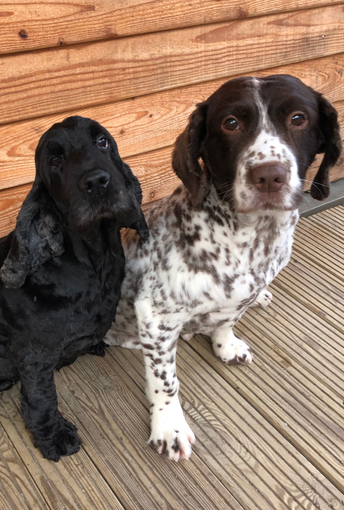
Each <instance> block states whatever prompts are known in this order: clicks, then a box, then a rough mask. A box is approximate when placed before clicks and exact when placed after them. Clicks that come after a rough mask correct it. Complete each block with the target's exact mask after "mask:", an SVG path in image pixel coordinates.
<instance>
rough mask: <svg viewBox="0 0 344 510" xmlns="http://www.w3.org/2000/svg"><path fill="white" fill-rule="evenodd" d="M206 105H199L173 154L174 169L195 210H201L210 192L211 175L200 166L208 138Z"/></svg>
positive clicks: (176, 144)
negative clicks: (204, 141) (203, 146)
mask: <svg viewBox="0 0 344 510" xmlns="http://www.w3.org/2000/svg"><path fill="white" fill-rule="evenodd" d="M206 110H207V106H206V104H205V103H200V104H198V105H197V108H196V110H195V111H194V112H193V113H192V114H191V116H190V118H189V124H188V126H187V128H186V129H185V130H184V131H183V133H182V134H181V135H179V136H178V138H177V140H176V143H175V147H174V151H173V154H172V167H173V170H174V171H175V173H176V174H177V176H178V177H179V179H181V180H182V181H183V184H184V186H185V187H186V188H187V189H188V191H189V193H190V198H191V202H192V205H193V207H194V209H199V208H200V207H201V205H202V202H203V200H204V197H205V195H206V194H207V192H208V190H209V182H210V181H209V175H208V174H207V173H206V172H205V171H203V170H202V168H201V166H200V164H199V161H198V160H199V158H200V157H201V146H202V142H203V140H204V139H205V136H206Z"/></svg>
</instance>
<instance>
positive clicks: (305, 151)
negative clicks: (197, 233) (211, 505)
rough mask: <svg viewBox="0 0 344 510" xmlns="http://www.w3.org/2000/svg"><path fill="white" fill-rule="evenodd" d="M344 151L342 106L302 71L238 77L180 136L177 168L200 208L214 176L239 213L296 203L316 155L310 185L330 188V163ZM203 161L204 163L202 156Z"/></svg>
mask: <svg viewBox="0 0 344 510" xmlns="http://www.w3.org/2000/svg"><path fill="white" fill-rule="evenodd" d="M341 150H342V145H341V138H340V128H339V124H338V118H337V112H336V110H335V109H334V108H333V106H332V105H331V104H330V103H329V102H328V101H327V100H326V99H325V98H324V97H322V96H321V94H319V93H317V92H316V91H314V90H313V89H312V88H310V87H307V86H306V85H305V84H304V83H302V82H301V81H300V80H299V79H298V78H295V77H292V76H288V75H274V76H268V77H266V78H251V77H247V78H238V79H234V80H230V81H228V82H227V83H225V84H224V85H222V86H221V87H220V88H219V89H218V90H217V91H216V92H214V94H212V95H211V96H210V97H209V98H208V99H207V100H206V101H204V102H203V103H200V104H199V105H198V106H197V108H196V110H195V111H194V112H193V114H192V115H191V117H190V121H189V125H188V127H187V128H186V130H185V131H184V132H183V133H182V134H181V135H180V136H179V137H178V138H177V141H176V145H175V149H174V152H173V158H172V161H173V168H174V170H175V172H176V174H177V175H178V177H180V178H181V180H182V181H183V183H184V184H185V186H186V187H187V189H188V190H189V192H190V198H191V201H192V203H193V206H194V207H195V208H199V207H200V206H201V204H202V201H203V199H204V197H205V195H206V193H207V191H208V189H209V184H210V182H211V181H212V182H213V183H214V185H215V187H216V189H217V192H218V194H219V196H220V197H221V198H222V199H223V200H224V201H227V202H228V203H229V204H230V206H231V207H232V208H233V209H235V210H237V211H239V212H249V211H253V210H254V211H256V210H289V209H296V208H297V207H298V206H299V204H300V201H301V198H302V188H303V182H304V179H305V176H306V172H307V169H308V168H309V166H310V165H311V163H312V162H313V160H314V158H315V155H316V154H318V153H324V154H325V155H324V158H323V161H322V163H321V165H320V167H319V170H318V172H317V174H316V176H315V179H314V181H313V184H312V187H311V195H312V196H313V197H314V198H316V199H317V200H322V199H323V198H326V197H327V196H328V194H329V170H330V169H331V168H332V167H333V166H334V165H335V163H336V162H337V160H338V158H339V156H340V154H341ZM201 160H202V161H203V164H202V162H201Z"/></svg>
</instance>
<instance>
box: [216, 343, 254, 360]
mask: <svg viewBox="0 0 344 510" xmlns="http://www.w3.org/2000/svg"><path fill="white" fill-rule="evenodd" d="M213 349H214V353H215V356H218V357H219V358H220V359H221V360H222V361H224V362H225V363H228V365H239V364H242V365H247V364H248V363H252V360H253V356H252V353H251V349H250V348H249V346H248V345H247V344H245V342H243V341H242V340H239V338H236V337H234V336H233V337H232V338H231V341H230V342H228V341H227V342H225V343H221V342H214V343H213Z"/></svg>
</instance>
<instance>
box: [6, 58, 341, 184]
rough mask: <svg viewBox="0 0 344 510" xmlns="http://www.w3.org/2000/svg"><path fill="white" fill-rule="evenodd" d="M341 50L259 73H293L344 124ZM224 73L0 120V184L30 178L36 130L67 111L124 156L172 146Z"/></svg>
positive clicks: (35, 143)
mask: <svg viewBox="0 0 344 510" xmlns="http://www.w3.org/2000/svg"><path fill="white" fill-rule="evenodd" d="M343 68H344V53H342V54H339V55H334V56H330V57H325V58H322V59H318V60H310V61H307V62H301V63H297V64H291V65H287V66H280V67H275V68H272V69H264V70H263V71H259V72H256V73H255V74H256V75H257V76H266V75H269V74H292V75H294V76H297V77H299V78H300V79H302V80H303V81H304V82H305V83H306V84H307V85H309V86H311V87H313V88H314V89H316V90H317V91H319V92H321V93H323V94H325V96H326V97H327V98H328V99H329V100H330V101H335V102H336V107H337V108H338V110H339V113H340V118H341V123H342V126H344V112H343V110H344V106H343V104H344V103H342V102H341V101H344V74H343V72H342V69H343ZM223 81H224V80H223V79H221V80H215V81H211V82H205V83H201V84H197V85H192V86H188V87H183V88H178V89H172V90H166V91H164V92H158V93H155V94H149V95H146V96H141V97H137V98H134V99H127V100H123V101H119V102H117V103H111V104H107V105H102V106H95V107H89V108H82V109H74V110H72V111H70V112H68V113H63V114H56V115H51V116H47V117H42V118H38V119H31V120H28V121H23V122H16V123H13V124H9V125H2V126H1V125H0V183H1V184H0V187H1V186H2V188H7V187H11V186H17V185H20V184H24V183H27V182H30V181H31V180H32V177H33V175H34V171H35V170H34V151H35V148H36V145H37V143H38V140H39V138H40V136H41V135H42V134H43V133H44V131H46V130H47V129H48V128H49V127H50V126H51V125H52V124H54V123H55V122H60V121H61V120H63V119H64V118H65V117H66V116H67V115H81V116H84V117H89V118H92V119H95V120H97V121H98V122H100V123H101V124H102V125H104V127H106V128H107V129H108V130H109V131H110V133H111V134H112V135H113V136H114V137H115V139H116V141H117V144H118V147H119V150H120V154H121V156H122V157H128V156H133V155H138V154H140V153H142V152H148V151H152V150H156V149H159V148H162V147H166V146H170V145H172V144H173V143H174V141H175V139H176V137H177V136H178V134H179V133H181V132H182V130H183V129H184V128H185V126H186V125H187V119H188V117H189V115H190V114H191V112H192V111H193V110H194V107H195V104H196V103H198V102H200V101H203V100H204V99H206V98H207V97H208V96H209V95H210V94H212V93H213V92H214V91H215V90H216V89H217V88H218V87H219V86H220V85H222V83H223Z"/></svg>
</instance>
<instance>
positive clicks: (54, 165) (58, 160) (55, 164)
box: [50, 156, 62, 168]
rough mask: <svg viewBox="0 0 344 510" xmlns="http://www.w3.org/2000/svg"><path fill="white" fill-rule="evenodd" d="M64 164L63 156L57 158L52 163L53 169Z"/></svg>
mask: <svg viewBox="0 0 344 510" xmlns="http://www.w3.org/2000/svg"><path fill="white" fill-rule="evenodd" d="M61 163H62V156H55V158H53V159H52V160H51V162H50V164H51V168H58V167H59V166H60V165H61Z"/></svg>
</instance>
